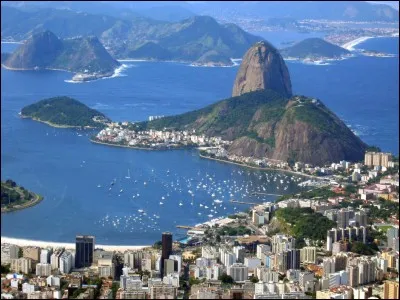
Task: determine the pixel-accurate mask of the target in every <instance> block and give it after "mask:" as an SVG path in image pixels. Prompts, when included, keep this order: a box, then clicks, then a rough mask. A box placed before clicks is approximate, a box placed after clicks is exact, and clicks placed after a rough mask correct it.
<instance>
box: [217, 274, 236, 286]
mask: <svg viewBox="0 0 400 300" xmlns="http://www.w3.org/2000/svg"><path fill="white" fill-rule="evenodd" d="M218 280H221V281H222V283H225V284H232V283H233V282H234V281H233V278H232V277H231V276H229V275H228V274H226V273H222V274H221V275H220V276H219V277H218Z"/></svg>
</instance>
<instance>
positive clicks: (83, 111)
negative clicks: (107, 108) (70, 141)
mask: <svg viewBox="0 0 400 300" xmlns="http://www.w3.org/2000/svg"><path fill="white" fill-rule="evenodd" d="M21 115H22V116H23V117H29V118H33V119H35V120H39V121H43V122H48V123H49V124H51V125H58V126H72V127H85V126H89V127H104V123H106V122H109V121H110V120H109V119H108V118H107V117H106V116H105V115H104V114H103V113H101V112H99V111H97V110H95V109H92V108H89V107H87V106H86V105H85V104H83V103H81V102H79V101H77V100H75V99H72V98H69V97H54V98H49V99H44V100H41V101H39V102H36V103H34V104H31V105H28V106H26V107H24V108H23V109H22V110H21ZM93 118H95V120H96V121H95V120H93Z"/></svg>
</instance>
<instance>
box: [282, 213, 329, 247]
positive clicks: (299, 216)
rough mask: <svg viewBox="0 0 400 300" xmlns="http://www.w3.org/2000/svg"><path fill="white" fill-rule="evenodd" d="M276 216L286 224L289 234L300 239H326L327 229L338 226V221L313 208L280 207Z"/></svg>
mask: <svg viewBox="0 0 400 300" xmlns="http://www.w3.org/2000/svg"><path fill="white" fill-rule="evenodd" d="M275 216H276V218H277V219H278V220H279V221H280V222H281V223H283V224H284V227H285V229H286V230H287V231H289V232H288V233H289V234H291V235H293V236H294V237H296V238H297V239H300V240H304V239H305V238H309V239H312V240H324V239H325V238H326V231H327V230H329V229H331V228H332V227H336V222H334V221H331V220H329V219H328V218H327V217H324V216H323V215H321V214H319V213H315V212H314V211H313V210H312V209H311V208H289V207H287V208H280V209H278V210H277V211H276V212H275ZM285 224H286V225H289V226H285Z"/></svg>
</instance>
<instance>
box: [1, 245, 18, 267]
mask: <svg viewBox="0 0 400 300" xmlns="http://www.w3.org/2000/svg"><path fill="white" fill-rule="evenodd" d="M18 252H19V247H18V246H17V245H11V244H1V264H2V265H6V264H10V263H11V260H12V259H16V258H18Z"/></svg>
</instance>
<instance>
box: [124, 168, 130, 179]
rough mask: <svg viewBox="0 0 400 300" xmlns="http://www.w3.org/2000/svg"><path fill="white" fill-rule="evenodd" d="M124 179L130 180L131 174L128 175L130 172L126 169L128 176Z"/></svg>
mask: <svg viewBox="0 0 400 300" xmlns="http://www.w3.org/2000/svg"><path fill="white" fill-rule="evenodd" d="M125 178H126V179H130V178H131V174H130V172H129V169H128V176H125Z"/></svg>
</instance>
